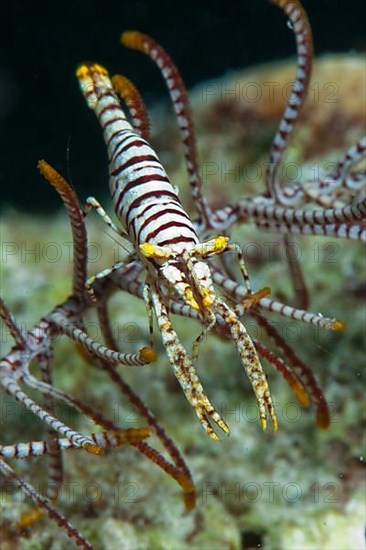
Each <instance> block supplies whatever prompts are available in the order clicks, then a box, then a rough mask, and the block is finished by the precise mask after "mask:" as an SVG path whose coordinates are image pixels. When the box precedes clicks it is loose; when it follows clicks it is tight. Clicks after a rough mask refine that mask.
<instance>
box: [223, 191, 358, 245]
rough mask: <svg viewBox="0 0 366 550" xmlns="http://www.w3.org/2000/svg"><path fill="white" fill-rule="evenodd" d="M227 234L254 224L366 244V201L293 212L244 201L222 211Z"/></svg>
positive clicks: (263, 202)
mask: <svg viewBox="0 0 366 550" xmlns="http://www.w3.org/2000/svg"><path fill="white" fill-rule="evenodd" d="M220 212H221V216H222V218H223V219H224V218H226V230H229V229H230V228H231V227H232V226H233V225H235V224H237V223H248V221H252V222H253V223H255V224H256V225H257V226H258V227H260V228H261V229H265V230H269V231H278V232H281V233H293V234H304V235H327V236H333V237H336V238H341V239H342V238H347V239H351V240H360V241H365V239H366V235H365V220H366V200H365V198H362V199H361V200H360V201H359V202H357V203H356V204H348V205H345V206H343V207H342V208H312V207H309V208H290V207H287V208H286V207H283V206H276V205H273V204H271V203H269V202H268V201H267V200H259V201H257V200H253V199H241V200H240V201H238V203H237V204H236V205H234V206H230V207H226V208H224V209H222V210H221V211H220Z"/></svg>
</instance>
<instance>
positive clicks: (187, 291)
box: [77, 64, 277, 439]
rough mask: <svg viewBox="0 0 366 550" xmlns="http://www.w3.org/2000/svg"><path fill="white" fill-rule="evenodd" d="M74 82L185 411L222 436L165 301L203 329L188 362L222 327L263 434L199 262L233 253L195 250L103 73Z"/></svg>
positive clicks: (258, 387) (260, 384) (264, 403)
mask: <svg viewBox="0 0 366 550" xmlns="http://www.w3.org/2000/svg"><path fill="white" fill-rule="evenodd" d="M77 77H78V78H79V81H80V87H81V90H82V92H83V95H84V97H85V98H86V100H87V103H88V105H89V107H90V108H92V109H93V110H94V112H95V114H96V116H97V117H98V119H99V122H100V124H101V126H102V129H103V133H104V139H105V142H106V144H107V148H108V156H109V166H110V168H109V171H110V191H111V194H112V199H113V206H114V210H115V212H116V215H117V217H118V218H119V220H120V222H121V224H122V227H123V229H124V232H125V233H124V234H125V236H126V237H127V238H128V239H129V240H130V241H131V242H132V243H133V245H134V247H135V250H136V253H137V254H138V256H139V257H140V259H141V260H142V262H143V263H144V265H145V266H146V268H147V270H148V275H147V279H146V286H145V292H144V297H145V302H146V305H147V309H148V312H149V317H150V320H151V313H152V309H153V310H154V312H155V315H156V318H157V322H158V327H159V330H160V332H161V336H162V341H163V344H164V347H165V349H166V352H167V355H168V358H169V362H170V364H171V366H172V368H173V370H174V373H175V375H176V377H177V379H178V381H179V382H180V384H181V386H182V389H183V391H184V393H185V395H186V397H187V399H188V401H189V403H190V404H191V405H192V406H193V407H194V409H195V411H196V414H197V416H198V418H199V420H200V422H201V424H202V425H203V427H204V428H205V429H206V431H207V433H208V434H209V435H210V437H212V438H213V439H218V438H217V435H216V433H215V432H214V431H213V428H212V426H211V424H210V422H211V421H213V422H215V423H216V424H217V425H218V426H219V427H220V428H221V429H222V430H223V431H225V432H228V431H229V429H228V426H227V425H226V423H225V422H224V420H223V419H222V418H221V417H220V415H219V414H218V412H217V411H216V410H215V408H214V407H213V405H212V404H211V403H210V401H209V400H208V398H207V396H206V394H205V392H204V390H203V387H202V385H201V382H200V380H199V378H198V375H197V373H196V370H195V367H194V365H193V360H192V358H191V357H189V355H188V354H187V351H186V350H185V349H184V347H183V346H182V344H181V343H180V341H179V338H178V335H177V334H176V332H175V331H174V328H173V326H172V324H171V321H170V319H169V311H168V307H167V298H166V296H167V295H168V293H169V294H170V295H171V294H173V295H174V294H175V297H176V299H181V300H183V301H184V302H185V303H186V304H187V305H189V306H190V307H192V308H194V309H196V310H198V311H199V313H200V317H201V320H202V324H203V329H202V332H201V334H200V336H199V337H198V338H197V339H196V342H195V344H194V346H193V358H194V359H196V358H197V354H198V351H197V350H198V344H199V343H200V342H201V340H202V339H203V335H204V334H206V333H207V332H208V330H210V329H211V328H212V327H213V326H214V324H215V323H216V320H217V317H216V316H217V315H219V316H220V317H221V318H222V319H223V320H224V322H225V323H226V324H227V326H228V328H229V332H230V335H231V336H230V337H231V339H232V340H233V341H234V342H235V344H236V348H237V351H238V353H239V356H240V359H241V362H242V364H243V366H244V368H245V370H246V373H247V376H248V378H249V380H250V382H251V384H252V387H253V390H254V393H255V395H256V397H257V401H258V405H259V415H260V420H261V425H262V428H263V429H265V427H266V421H267V420H266V418H267V411H268V413H269V415H270V417H271V419H272V422H273V424H274V427H275V429H276V428H277V420H276V416H275V413H274V408H273V403H272V400H271V396H270V392H269V388H268V385H267V380H266V376H265V373H264V371H263V369H262V366H261V364H260V362H259V359H258V356H257V353H256V350H255V347H254V345H253V343H252V341H251V339H250V337H249V335H248V334H247V332H246V329H245V327H244V325H243V324H242V323H241V322H240V321H239V319H238V317H237V316H236V314H235V312H234V311H233V310H232V309H231V308H229V306H228V305H227V304H226V303H225V302H224V301H223V300H222V299H221V298H219V297H218V296H217V294H216V292H215V289H214V285H213V281H212V276H211V271H210V267H209V265H208V264H207V262H206V258H208V257H209V256H212V255H215V254H219V253H221V252H224V251H225V250H234V249H235V250H236V252H238V253H239V254H240V251H239V249H238V247H237V246H236V245H232V244H229V242H228V238H227V237H223V236H218V237H216V238H214V239H212V240H209V241H207V242H205V243H201V242H200V240H199V238H198V236H197V233H196V231H195V229H194V226H193V224H192V222H191V221H190V218H189V216H188V215H187V213H186V212H185V211H184V209H183V207H182V205H181V203H180V201H179V198H178V195H177V192H176V190H175V188H174V187H173V185H172V184H171V183H170V181H169V179H168V176H167V174H166V172H165V170H164V168H163V166H162V165H161V163H160V161H159V159H158V157H157V155H156V153H155V152H154V150H153V149H152V148H151V146H150V145H149V143H148V142H147V141H146V140H145V139H143V138H142V137H141V136H140V134H139V132H138V131H137V130H135V129H134V128H133V127H132V126H131V125H130V123H129V122H128V120H127V118H126V115H125V113H124V111H123V109H122V107H121V104H120V102H119V99H118V97H117V95H116V92H115V90H114V88H113V84H112V82H111V80H110V78H109V75H108V73H107V71H106V69H104V68H103V67H102V66H100V65H98V64H83V65H81V66H80V67H79V68H78V71H77ZM93 200H94V201H95V199H93ZM95 202H96V201H95ZM111 223H112V222H111ZM239 262H240V258H239ZM241 262H242V263H241V268H242V273H243V275H244V278H245V279H246V281H247V282H248V290H249V292H251V291H250V287H249V281H248V277H247V274H246V270H245V267H244V262H243V260H241ZM265 294H267V289H264V291H260V292H259V293H256V294H252V295H251V297H249V298H247V300H248V301H247V303H248V304H249V305H251V304H254V303H256V302H257V301H258V300H259V299H260V298H262V297H263V296H264V295H265Z"/></svg>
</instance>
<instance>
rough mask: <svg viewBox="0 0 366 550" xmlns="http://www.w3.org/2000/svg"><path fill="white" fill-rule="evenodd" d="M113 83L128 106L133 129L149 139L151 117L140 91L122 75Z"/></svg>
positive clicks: (113, 78) (117, 76) (113, 79)
mask: <svg viewBox="0 0 366 550" xmlns="http://www.w3.org/2000/svg"><path fill="white" fill-rule="evenodd" d="M111 82H112V85H113V88H114V90H115V92H116V93H117V94H118V95H119V96H120V97H121V99H122V100H123V101H124V102H125V104H126V107H127V109H128V112H129V113H130V116H131V123H132V127H133V128H134V129H135V130H136V131H137V132H138V133H139V134H140V136H141V137H142V138H143V139H149V134H150V130H149V117H148V114H147V111H146V107H145V104H144V102H143V99H142V97H141V95H140V92H139V91H138V89H137V88H136V86H135V85H134V84H133V83H132V82H131V80H129V79H128V78H127V77H125V76H123V75H120V74H117V75H114V76H113V77H112V79H111Z"/></svg>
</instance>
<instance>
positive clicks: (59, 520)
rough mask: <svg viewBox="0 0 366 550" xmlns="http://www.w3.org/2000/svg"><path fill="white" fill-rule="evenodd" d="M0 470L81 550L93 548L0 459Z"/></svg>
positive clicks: (51, 505)
mask: <svg viewBox="0 0 366 550" xmlns="http://www.w3.org/2000/svg"><path fill="white" fill-rule="evenodd" d="M0 472H1V473H2V474H3V475H4V477H5V478H7V479H9V480H11V481H12V482H13V483H14V484H15V485H16V486H17V487H19V489H21V490H22V491H23V492H24V493H25V494H26V495H27V496H29V497H30V498H31V499H32V500H33V502H34V503H35V504H36V505H37V506H38V507H39V508H40V509H41V510H44V511H45V512H47V514H48V515H49V517H50V518H51V519H52V520H53V521H54V522H55V523H56V524H57V525H58V526H59V527H60V528H61V529H62V530H63V531H65V533H66V534H67V536H68V537H69V538H70V539H72V540H74V541H75V543H76V545H77V546H79V547H80V548H82V549H83V550H93V547H92V545H91V544H90V542H89V541H88V540H87V539H86V538H85V537H84V536H83V535H82V534H81V533H80V531H79V530H78V529H77V528H76V527H74V526H73V525H72V523H70V522H69V520H68V519H67V518H66V517H65V516H64V515H63V514H61V513H60V512H59V511H58V510H56V508H55V507H54V505H53V503H52V502H51V501H50V500H49V499H48V498H46V497H44V496H43V495H41V494H40V493H39V492H38V491H37V490H36V489H35V488H34V487H33V486H32V485H31V484H30V483H28V482H27V481H26V480H25V479H23V478H22V477H20V476H18V475H17V474H16V473H15V471H14V470H13V468H11V466H9V465H8V464H7V463H6V462H5V461H4V460H1V459H0Z"/></svg>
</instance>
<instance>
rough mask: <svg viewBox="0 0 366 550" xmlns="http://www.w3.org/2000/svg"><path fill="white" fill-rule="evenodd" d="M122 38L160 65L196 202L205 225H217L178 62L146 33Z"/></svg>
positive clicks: (136, 32) (130, 34)
mask: <svg viewBox="0 0 366 550" xmlns="http://www.w3.org/2000/svg"><path fill="white" fill-rule="evenodd" d="M121 42H122V44H123V45H124V46H127V47H128V48H131V49H133V50H137V51H140V52H142V53H144V54H146V55H147V56H149V57H150V59H152V61H153V62H154V63H155V64H156V65H157V67H158V68H159V70H160V72H161V74H162V76H163V78H164V81H165V83H166V85H167V87H168V90H169V94H170V98H171V101H172V104H173V108H174V111H175V114H176V118H177V122H178V126H179V130H180V133H181V138H182V144H183V152H184V158H185V162H186V166H187V171H188V177H189V183H190V186H191V191H192V199H193V206H194V207H195V208H196V210H197V211H198V214H199V215H200V217H201V218H202V220H203V223H204V224H205V227H206V229H209V228H212V229H214V228H216V225H214V217H213V213H212V211H211V209H210V207H209V205H208V203H207V200H206V198H205V197H204V195H203V193H202V179H201V173H200V167H199V162H198V153H197V147H196V136H195V129H194V122H193V116H192V111H191V107H190V104H189V99H188V93H187V90H186V87H185V85H184V82H183V80H182V77H181V75H180V73H179V71H178V69H177V67H176V65H175V64H174V62H173V60H172V59H171V57H170V56H169V55H168V54H167V52H166V51H165V50H164V49H163V48H162V47H161V46H160V44H158V43H157V42H156V41H155V40H153V39H152V38H151V37H150V36H147V35H146V34H143V33H141V32H138V31H126V32H124V33H122V35H121Z"/></svg>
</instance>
